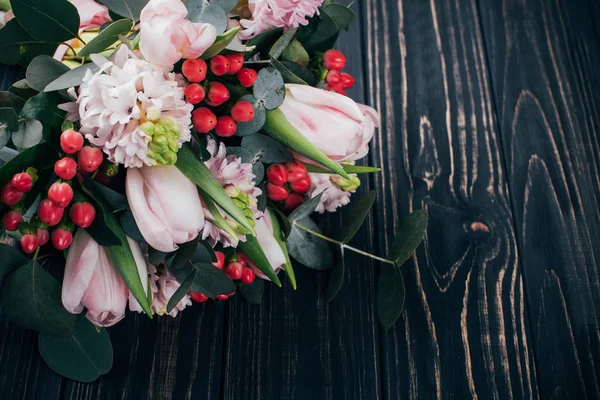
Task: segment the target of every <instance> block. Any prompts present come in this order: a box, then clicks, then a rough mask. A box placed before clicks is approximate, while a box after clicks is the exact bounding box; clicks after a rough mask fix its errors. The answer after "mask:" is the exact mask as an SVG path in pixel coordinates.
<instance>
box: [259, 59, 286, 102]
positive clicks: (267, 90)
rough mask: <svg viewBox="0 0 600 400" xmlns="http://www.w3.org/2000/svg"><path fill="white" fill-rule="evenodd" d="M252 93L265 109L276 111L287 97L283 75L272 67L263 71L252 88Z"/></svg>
mask: <svg viewBox="0 0 600 400" xmlns="http://www.w3.org/2000/svg"><path fill="white" fill-rule="evenodd" d="M252 92H253V94H254V97H255V98H256V99H257V100H258V101H260V102H262V104H263V106H264V107H265V109H267V110H274V109H276V108H277V107H279V106H280V105H281V103H283V99H284V97H285V82H284V81H283V77H282V76H281V73H280V72H279V71H278V70H276V69H275V68H272V67H269V68H263V69H261V70H260V71H259V72H258V77H257V78H256V82H254V86H252Z"/></svg>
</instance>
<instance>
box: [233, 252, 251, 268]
mask: <svg viewBox="0 0 600 400" xmlns="http://www.w3.org/2000/svg"><path fill="white" fill-rule="evenodd" d="M236 256H237V259H238V262H239V263H240V264H242V266H243V267H245V266H247V265H248V264H249V263H250V260H248V257H246V255H245V254H244V253H236Z"/></svg>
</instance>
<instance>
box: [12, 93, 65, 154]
mask: <svg viewBox="0 0 600 400" xmlns="http://www.w3.org/2000/svg"><path fill="white" fill-rule="evenodd" d="M61 102H62V101H61V100H60V98H59V96H58V94H57V93H43V92H42V93H39V94H37V95H35V96H33V97H32V98H30V99H29V100H27V102H26V103H25V105H24V106H23V109H22V110H21V117H23V118H27V119H37V120H38V121H42V122H43V124H42V134H43V136H44V139H46V141H47V142H48V143H49V144H50V146H52V147H53V148H54V149H55V150H57V151H60V134H61V133H62V132H61V130H60V127H61V125H62V122H63V120H64V119H65V115H66V113H65V112H64V111H62V110H59V109H58V108H57V106H58V104H60V103H61Z"/></svg>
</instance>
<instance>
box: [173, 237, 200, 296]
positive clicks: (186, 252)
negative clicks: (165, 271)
mask: <svg viewBox="0 0 600 400" xmlns="http://www.w3.org/2000/svg"><path fill="white" fill-rule="evenodd" d="M198 239H199V238H196V239H194V240H192V241H190V242H187V243H183V244H180V245H179V249H177V251H176V252H175V255H174V257H173V258H172V260H171V262H170V263H169V268H170V269H181V268H183V267H184V266H185V265H186V264H187V263H189V262H190V260H191V259H192V257H194V255H195V254H196V249H197V248H198ZM190 285H191V283H190Z"/></svg>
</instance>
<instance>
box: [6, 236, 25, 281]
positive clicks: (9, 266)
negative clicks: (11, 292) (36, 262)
mask: <svg viewBox="0 0 600 400" xmlns="http://www.w3.org/2000/svg"><path fill="white" fill-rule="evenodd" d="M0 258H1V259H2V262H1V263H0V288H1V287H2V283H3V282H4V278H5V277H7V276H8V275H9V274H11V273H12V272H13V271H16V269H17V268H19V267H20V266H22V265H25V264H27V263H28V262H29V260H27V258H25V256H24V255H23V254H22V253H21V252H20V251H18V250H17V249H15V248H14V247H11V246H9V245H7V244H2V243H0Z"/></svg>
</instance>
